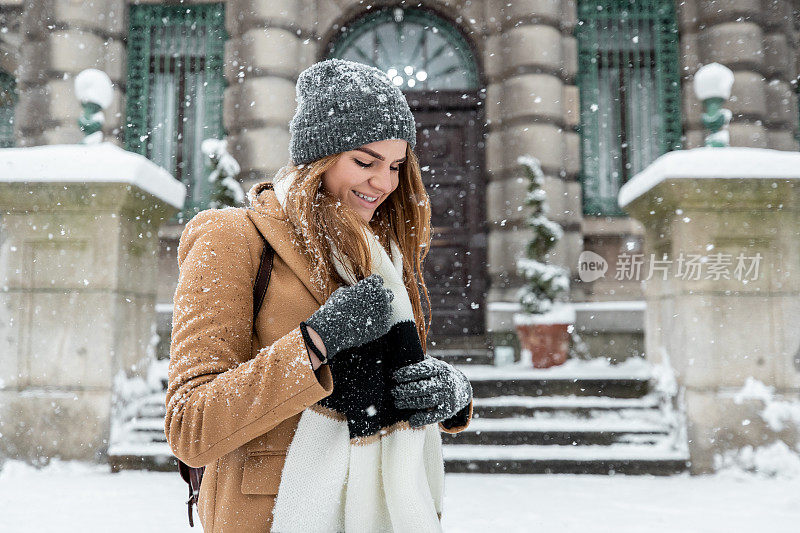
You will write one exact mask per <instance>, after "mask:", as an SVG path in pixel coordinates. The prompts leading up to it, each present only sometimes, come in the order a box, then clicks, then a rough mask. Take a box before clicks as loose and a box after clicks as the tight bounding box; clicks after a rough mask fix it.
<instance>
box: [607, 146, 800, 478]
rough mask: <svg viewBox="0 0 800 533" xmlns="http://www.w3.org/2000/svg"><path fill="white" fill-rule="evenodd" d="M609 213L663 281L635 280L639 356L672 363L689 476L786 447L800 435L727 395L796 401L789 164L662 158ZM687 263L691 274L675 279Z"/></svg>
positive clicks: (795, 166)
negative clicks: (624, 220) (748, 390)
mask: <svg viewBox="0 0 800 533" xmlns="http://www.w3.org/2000/svg"><path fill="white" fill-rule="evenodd" d="M619 203H620V205H621V206H622V207H623V208H624V209H625V210H626V211H628V212H629V213H630V214H631V216H633V217H635V218H637V219H638V220H640V221H641V222H642V224H643V225H644V227H645V251H644V253H645V259H646V265H651V264H654V263H652V261H651V256H650V254H655V259H657V260H664V263H662V264H661V265H662V266H664V267H665V268H666V271H665V272H663V273H662V272H660V271H655V273H654V274H653V276H652V277H650V278H649V279H648V277H647V276H646V275H645V273H646V272H649V271H648V270H647V268H643V270H642V276H643V279H644V280H645V281H644V291H645V297H646V301H647V309H646V313H645V352H646V355H647V358H648V359H650V360H651V361H652V362H654V363H660V362H662V361H665V360H666V361H668V362H669V363H671V365H672V368H673V369H674V371H675V374H676V379H677V382H678V384H679V386H680V387H681V388H682V389H683V394H684V400H685V409H686V415H687V419H688V438H689V450H690V454H691V462H692V471H693V472H694V473H701V472H707V471H709V470H711V469H712V468H713V465H714V456H715V455H716V454H718V453H720V452H723V451H724V450H728V449H738V448H741V447H743V446H745V445H750V446H754V447H756V446H762V445H764V444H767V443H769V442H770V441H774V440H776V439H781V440H783V441H784V442H786V444H788V445H789V446H795V445H796V444H797V441H798V438H799V437H800V433H799V432H798V429H800V428H796V427H791V424H789V425H787V426H786V428H785V429H784V430H782V431H773V430H772V429H770V427H768V425H767V424H766V421H765V419H764V418H762V416H761V414H760V413H761V410H762V409H763V407H764V405H763V404H762V403H761V402H760V401H744V402H738V403H737V401H735V399H734V397H735V393H736V392H737V391H739V390H741V388H742V387H743V385H744V384H745V382H746V380H747V378H748V377H753V378H755V379H757V380H759V381H761V382H763V383H764V384H765V385H767V386H771V387H774V389H775V391H776V393H777V394H778V395H782V396H783V397H784V398H785V399H787V400H790V399H797V398H799V397H800V359H799V357H800V355H798V354H799V353H800V352H799V351H798V347H799V346H800V329H798V327H797V317H798V314H799V313H800V241H798V239H797V235H798V233H800V154H797V153H791V152H783V151H777V150H767V149H755V148H695V149H692V150H685V151H676V152H671V153H668V154H665V155H663V156H661V157H660V158H659V159H657V160H656V161H655V162H654V163H653V164H652V165H651V166H650V167H648V168H647V169H645V170H644V171H643V172H642V173H640V174H639V175H637V176H635V177H634V178H633V179H632V180H631V181H630V182H628V183H627V184H625V186H623V188H622V189H621V190H620V196H619ZM740 253H741V254H743V261H742V263H743V266H744V268H745V270H743V271H738V272H737V267H738V264H739V259H738V256H739V254H740ZM681 254H683V255H681ZM693 254H696V255H697V257H695V258H694V260H695V263H696V265H697V267H698V270H691V269H689V267H688V264H687V263H684V265H683V268H684V270H681V271H678V266H679V261H680V259H681V257H683V259H686V260H689V259H691V255H693ZM759 254H760V257H761V259H760V263H759V264H758V265H757V268H756V269H754V270H751V271H750V272H747V271H746V269H747V268H748V267H751V266H752V265H753V264H754V262H753V260H752V259H748V258H753V257H758V255H759ZM664 278H665V279H664ZM695 278H697V279H695Z"/></svg>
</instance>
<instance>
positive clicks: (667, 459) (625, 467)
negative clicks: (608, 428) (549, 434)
mask: <svg viewBox="0 0 800 533" xmlns="http://www.w3.org/2000/svg"><path fill="white" fill-rule="evenodd" d="M442 451H443V454H444V458H445V466H446V469H447V471H448V472H475V473H508V474H534V473H548V474H549V473H562V474H613V473H621V474H651V475H668V474H675V473H678V472H683V471H684V470H686V468H687V464H688V463H687V462H688V460H689V457H688V453H687V452H686V451H685V450H675V449H673V448H672V446H671V443H670V441H669V439H663V440H662V441H660V442H658V443H655V444H624V443H623V444H613V445H607V446H600V445H592V446H568V445H567V446H563V445H562V446H559V445H554V446H540V445H516V446H488V445H487V446H470V445H446V446H444V447H443V450H442Z"/></svg>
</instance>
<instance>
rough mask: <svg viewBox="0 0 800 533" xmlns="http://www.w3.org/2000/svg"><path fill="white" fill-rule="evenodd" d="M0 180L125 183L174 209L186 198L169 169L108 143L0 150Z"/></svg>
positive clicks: (180, 206) (181, 204) (183, 190)
mask: <svg viewBox="0 0 800 533" xmlns="http://www.w3.org/2000/svg"><path fill="white" fill-rule="evenodd" d="M0 182H6V183H19V182H24V183H45V182H52V183H59V182H96V183H129V184H131V185H135V186H137V187H139V188H140V189H142V190H144V191H146V192H148V193H150V194H152V195H153V196H155V197H156V198H158V199H160V200H162V201H164V202H166V203H168V204H170V205H172V206H174V207H176V208H178V209H180V208H182V207H183V201H184V199H185V198H186V185H184V184H183V183H181V182H180V181H178V180H176V179H175V178H173V177H172V176H171V175H170V173H169V172H167V171H166V170H164V169H163V168H161V167H159V166H158V165H156V164H155V163H153V162H152V161H150V160H149V159H147V158H145V157H143V156H141V155H139V154H134V153H133V152H128V151H127V150H123V149H122V148H120V147H118V146H116V145H115V144H113V143H110V142H104V143H100V144H95V145H84V144H52V145H45V146H31V147H25V148H4V149H0Z"/></svg>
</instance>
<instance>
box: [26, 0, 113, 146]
mask: <svg viewBox="0 0 800 533" xmlns="http://www.w3.org/2000/svg"><path fill="white" fill-rule="evenodd" d="M125 4H126V3H125V1H124V0H93V2H92V7H91V9H89V8H87V6H86V4H85V3H84V2H76V1H66V0H29V1H27V2H26V3H25V8H24V11H23V19H22V25H21V35H22V36H23V41H22V44H21V46H20V54H21V58H20V61H19V63H20V68H19V74H18V76H19V82H20V84H19V87H18V92H19V103H18V104H17V113H16V120H17V128H18V131H19V132H20V133H19V135H20V142H19V145H20V146H35V145H41V144H61V143H74V142H78V141H80V139H81V138H82V137H83V134H82V133H81V131H80V129H79V128H78V124H77V119H78V116H79V115H80V113H81V108H80V106H78V105H76V104H75V102H76V99H75V96H74V86H73V84H74V81H75V80H74V77H75V76H76V75H77V74H78V73H79V72H81V71H82V70H84V69H87V68H96V69H99V70H102V71H104V72H106V73H107V74H108V75H109V77H110V78H111V81H112V82H114V86H115V88H114V91H115V94H114V100H113V102H112V104H111V106H109V108H108V109H106V110H105V111H104V113H105V117H106V122H105V125H104V126H103V133H104V135H105V136H106V138H109V140H113V139H114V138H115V139H120V140H121V139H122V125H123V123H124V120H125V110H124V108H123V93H122V90H121V87H122V86H124V82H125V75H126V60H125V57H126V53H125V44H124V42H123V37H124V34H125V31H126V29H125V28H124V23H125V20H126V17H125V10H126V5H125Z"/></svg>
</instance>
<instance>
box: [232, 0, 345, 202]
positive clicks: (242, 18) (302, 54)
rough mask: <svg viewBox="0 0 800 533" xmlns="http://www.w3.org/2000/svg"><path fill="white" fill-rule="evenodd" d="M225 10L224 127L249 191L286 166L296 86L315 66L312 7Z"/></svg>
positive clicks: (239, 4)
mask: <svg viewBox="0 0 800 533" xmlns="http://www.w3.org/2000/svg"><path fill="white" fill-rule="evenodd" d="M326 3H328V2H320V4H326ZM329 3H331V4H333V3H332V2H329ZM226 7H227V10H226V13H225V24H226V28H227V31H228V34H229V36H230V38H229V40H228V42H227V43H226V46H225V76H226V78H227V80H228V87H227V88H226V89H225V111H224V122H225V128H226V130H227V131H228V134H229V135H230V142H229V143H228V146H229V148H230V151H231V153H232V154H233V156H234V157H236V159H237V161H239V164H240V165H241V167H242V173H241V174H240V180H241V181H242V182H243V186H244V189H245V191H247V190H248V189H249V188H250V186H251V185H252V184H253V183H256V182H258V181H262V180H264V179H267V178H269V177H271V176H272V175H274V173H275V172H276V171H277V170H278V169H279V168H280V167H282V166H283V165H285V164H286V163H287V162H288V161H289V121H290V120H291V118H292V116H293V115H294V111H295V108H296V105H297V104H296V102H295V89H294V86H295V82H296V80H297V76H298V74H299V73H300V72H301V71H302V70H303V69H304V68H306V67H307V66H309V65H311V64H312V63H314V61H316V51H317V47H316V40H315V35H314V33H313V30H314V24H313V16H311V15H313V13H314V2H311V1H310V0H302V1H295V0H276V1H269V2H263V1H261V0H229V1H228V2H227V4H226Z"/></svg>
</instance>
